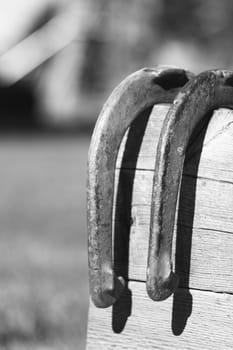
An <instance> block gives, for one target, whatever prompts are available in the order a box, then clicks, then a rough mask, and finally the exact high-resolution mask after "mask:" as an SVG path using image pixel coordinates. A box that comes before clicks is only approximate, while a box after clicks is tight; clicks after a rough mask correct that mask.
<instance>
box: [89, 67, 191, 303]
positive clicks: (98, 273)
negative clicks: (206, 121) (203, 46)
mask: <svg viewBox="0 0 233 350" xmlns="http://www.w3.org/2000/svg"><path fill="white" fill-rule="evenodd" d="M190 77H192V75H191V73H189V72H186V71H185V70H183V69H177V68H171V67H169V68H168V67H158V68H155V69H149V68H145V69H142V70H140V71H138V72H136V73H133V74H132V75H130V76H129V77H127V78H126V79H125V80H123V82H122V83H121V84H120V85H119V86H118V87H116V89H115V90H114V91H113V93H112V94H111V96H110V97H109V98H108V100H107V102H106V103H105V105H104V107H103V109H102V111H101V113H100V116H99V118H98V121H97V123H96V126H95V129H94V133H93V136H92V140H91V144H90V148H89V154H88V176H87V177H88V180H87V226H88V256H89V281H90V292H91V296H92V300H93V302H94V304H95V305H96V306H98V307H108V306H111V305H112V304H113V303H114V302H115V301H116V300H117V299H118V297H119V296H120V295H121V293H122V291H123V289H124V284H125V282H124V279H123V277H121V276H119V277H118V276H115V274H114V269H113V262H112V255H113V253H112V213H113V196H114V175H115V174H114V173H115V165H116V160H117V154H118V150H119V147H120V144H121V141H122V138H123V136H124V134H125V132H126V130H127V128H128V127H129V126H130V124H131V123H132V121H133V120H134V119H135V118H136V117H137V116H138V115H139V114H140V113H141V112H142V111H143V110H145V109H146V108H148V107H152V106H153V105H154V104H158V103H172V102H173V100H174V97H175V96H176V94H177V92H178V90H180V88H181V87H182V86H184V85H185V84H186V83H187V82H188V80H189V79H190Z"/></svg>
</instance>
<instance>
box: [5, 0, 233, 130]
mask: <svg viewBox="0 0 233 350" xmlns="http://www.w3.org/2000/svg"><path fill="white" fill-rule="evenodd" d="M0 14H1V15H0V17H1V18H0V54H1V56H0V82H1V91H4V89H6V91H8V92H9V93H10V94H11V92H12V89H13V91H14V94H13V95H14V98H15V95H17V91H18V90H21V91H22V86H23V87H25V86H26V87H27V88H26V90H25V91H26V94H27V91H29V93H32V95H33V96H32V98H33V104H32V105H33V107H32V112H33V114H35V115H36V116H37V118H38V119H40V120H41V121H42V122H43V123H44V124H50V125H54V126H60V127H63V126H64V127H67V126H68V127H69V126H71V127H72V126H73V125H80V124H81V123H90V122H93V121H95V119H96V117H97V116H98V113H99V110H100V108H101V105H102V104H103V101H104V100H105V99H106V97H107V96H108V95H109V93H110V92H111V90H112V89H113V88H114V86H115V85H116V84H117V83H118V82H119V81H120V80H122V79H123V78H124V77H125V76H126V75H128V74H129V73H130V72H133V71H135V70H136V69H140V68H142V67H143V66H154V65H156V64H175V65H177V66H180V67H184V68H188V69H190V70H193V71H194V72H199V71H201V70H203V69H209V68H213V67H220V68H222V67H223V68H231V67H232V48H231V46H230V44H229V43H230V42H231V38H232V34H233V26H232V23H231V18H232V15H233V4H232V2H231V1H230V0H223V1H222V2H221V3H220V2H218V1H217V0H212V1H205V2H204V3H203V2H202V1H199V0H187V1H186V2H179V1H174V2H170V1H168V0H143V1H142V0H129V1H123V0H118V1H114V0H75V1H74V0H66V1H65V0H56V1H55V0H41V1H39V2H38V1H36V0H21V1H20V2H18V1H16V0H8V1H7V2H1V3H0ZM15 91H16V92H15ZM4 93H5V92H4ZM19 96H20V99H23V98H24V95H22V94H21V95H20V94H19ZM12 98H13V97H12ZM9 100H10V104H14V100H12V99H11V98H10V99H9ZM0 105H1V103H0ZM16 105H17V106H18V107H17V108H20V105H21V103H18V104H16ZM23 105H24V104H23ZM0 107H1V106H0ZM5 107H6V106H5ZM23 113H24V114H25V113H26V114H27V113H28V116H27V118H28V119H29V118H30V117H31V116H30V115H29V114H31V113H29V112H28V110H27V108H26V109H25V112H23Z"/></svg>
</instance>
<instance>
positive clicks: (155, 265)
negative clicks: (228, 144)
mask: <svg viewBox="0 0 233 350" xmlns="http://www.w3.org/2000/svg"><path fill="white" fill-rule="evenodd" d="M220 107H232V108H233V72H230V71H223V70H212V71H207V72H204V73H201V74H200V75H198V76H197V77H196V78H193V79H192V80H191V81H190V82H189V83H188V84H186V85H185V87H184V88H182V89H181V91H180V92H179V94H178V95H177V97H176V99H175V101H174V102H173V105H172V106H171V108H170V109H169V112H168V114H167V116H166V119H165V121H164V124H163V128H162V131H161V134H160V139H159V144H158V148H157V157H156V165H155V173H154V180H153V192H152V207H151V223H150V242H149V253H148V269H147V292H148V295H149V296H150V298H151V299H153V300H164V299H166V298H168V297H169V296H170V295H171V294H172V293H173V292H174V291H175V289H176V287H177V286H178V276H177V275H176V274H175V273H174V272H173V271H172V261H171V253H172V239H173V229H174V222H175V210H176V202H177V195H178V190H179V185H180V181H181V175H182V170H183V163H184V157H185V152H186V148H187V145H188V141H189V139H190V136H191V134H192V132H193V130H194V129H195V126H196V125H197V124H198V122H199V121H200V120H202V119H203V118H205V116H206V115H207V113H209V112H211V111H213V110H214V109H216V108H220Z"/></svg>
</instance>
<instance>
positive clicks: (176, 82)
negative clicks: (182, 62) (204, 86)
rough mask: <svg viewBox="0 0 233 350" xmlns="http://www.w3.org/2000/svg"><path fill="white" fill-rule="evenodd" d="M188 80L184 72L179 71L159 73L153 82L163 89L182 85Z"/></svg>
mask: <svg viewBox="0 0 233 350" xmlns="http://www.w3.org/2000/svg"><path fill="white" fill-rule="evenodd" d="M188 81H189V79H188V77H187V75H186V73H185V72H184V71H182V70H181V71H179V72H174V71H172V72H166V74H161V75H160V76H159V77H156V78H155V79H154V81H153V82H154V83H155V84H158V85H159V86H161V88H163V89H164V90H166V91H167V90H171V89H174V88H178V87H182V86H184V85H185V84H186V83H187V82H188Z"/></svg>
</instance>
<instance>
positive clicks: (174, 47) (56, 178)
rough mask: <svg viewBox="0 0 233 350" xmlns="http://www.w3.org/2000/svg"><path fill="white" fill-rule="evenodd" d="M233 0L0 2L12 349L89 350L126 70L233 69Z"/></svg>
mask: <svg viewBox="0 0 233 350" xmlns="http://www.w3.org/2000/svg"><path fill="white" fill-rule="evenodd" d="M232 18H233V2H232V1H230V0H222V1H221V2H220V1H218V0H206V1H201V0H186V1H183V2H182V1H178V0H173V1H168V0H128V1H125V0H114V1H113V0H75V1H74V0H40V1H37V0H21V1H17V0H8V1H3V0H0V117H1V128H0V133H1V135H0V136H1V137H0V164H1V170H0V179H1V181H0V193H1V196H0V350H1V349H17V350H18V349H32V350H34V349H37V350H39V349H40V350H42V349H43V350H45V349H51V350H53V349H57V350H59V349H64V350H65V349H69V350H74V349H75V350H83V349H84V348H85V337H86V322H87V310H88V282H87V244H86V240H87V239H86V211H85V183H86V159H87V150H88V145H89V141H90V136H91V132H92V130H93V126H94V123H95V121H96V119H97V117H98V114H99V112H100V109H101V106H102V105H103V103H104V101H105V100H106V98H107V96H108V95H109V94H110V93H111V91H112V89H113V88H114V87H115V86H116V84H118V83H119V82H120V81H121V80H122V79H123V78H124V77H125V76H126V75H128V74H130V73H132V72H133V71H135V70H137V69H140V68H143V67H145V66H149V67H153V66H155V65H157V64H171V65H176V66H179V67H182V68H186V69H189V70H191V71H193V72H195V73H198V72H200V71H202V70H205V69H210V68H225V69H231V68H232V66H233V49H232V46H231V43H232V39H233V25H232Z"/></svg>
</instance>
